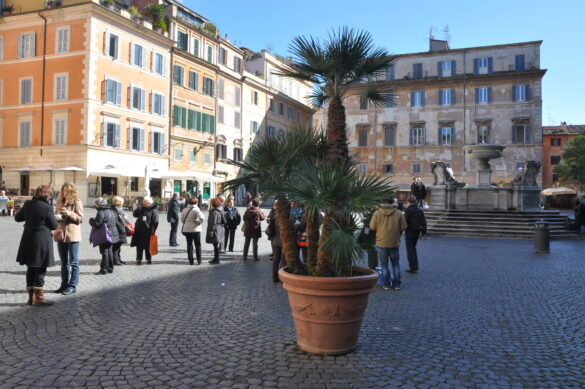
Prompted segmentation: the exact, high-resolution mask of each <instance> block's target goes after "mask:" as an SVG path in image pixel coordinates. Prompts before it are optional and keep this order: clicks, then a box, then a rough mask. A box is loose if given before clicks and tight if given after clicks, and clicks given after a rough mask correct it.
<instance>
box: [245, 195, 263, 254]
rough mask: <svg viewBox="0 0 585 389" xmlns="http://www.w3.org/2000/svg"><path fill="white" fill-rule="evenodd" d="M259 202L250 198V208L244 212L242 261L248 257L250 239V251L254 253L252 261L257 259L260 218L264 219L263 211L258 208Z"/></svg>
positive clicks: (260, 230)
mask: <svg viewBox="0 0 585 389" xmlns="http://www.w3.org/2000/svg"><path fill="white" fill-rule="evenodd" d="M259 206H260V202H259V201H258V200H256V199H254V200H252V202H251V205H250V208H248V209H247V210H246V212H245V213H244V237H245V238H246V240H245V242H244V261H245V260H246V259H248V250H249V249H250V241H252V252H253V254H254V261H257V260H258V239H260V237H261V236H262V228H261V227H260V226H261V224H262V220H264V213H262V210H261V209H260V208H258V207H259Z"/></svg>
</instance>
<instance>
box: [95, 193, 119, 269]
mask: <svg viewBox="0 0 585 389" xmlns="http://www.w3.org/2000/svg"><path fill="white" fill-rule="evenodd" d="M94 204H95V207H96V209H97V215H96V216H95V218H93V217H92V218H91V219H89V224H90V225H91V226H92V227H93V228H100V227H101V226H102V224H105V225H106V228H107V229H108V231H109V232H110V235H111V236H112V241H111V242H109V243H101V244H100V245H99V247H100V254H101V255H102V262H101V263H100V271H98V272H97V273H96V274H101V275H104V274H108V273H113V272H114V252H113V251H112V245H113V244H114V243H115V242H118V241H119V240H120V236H119V235H118V227H117V226H116V221H117V215H116V213H114V212H113V211H112V210H111V209H110V206H109V205H108V202H107V201H106V199H103V198H101V197H100V198H98V199H97V200H96V201H95V203H94Z"/></svg>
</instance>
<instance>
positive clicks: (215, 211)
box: [205, 198, 225, 265]
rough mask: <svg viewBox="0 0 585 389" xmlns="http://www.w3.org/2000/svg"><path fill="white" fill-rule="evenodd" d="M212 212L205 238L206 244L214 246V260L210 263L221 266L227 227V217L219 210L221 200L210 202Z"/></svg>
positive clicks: (216, 199) (215, 199)
mask: <svg viewBox="0 0 585 389" xmlns="http://www.w3.org/2000/svg"><path fill="white" fill-rule="evenodd" d="M209 206H210V207H211V210H210V211H209V220H208V222H207V235H206V236H205V243H210V244H212V245H213V260H211V261H209V264H211V265H218V264H219V251H220V250H221V244H222V242H223V239H224V236H223V226H224V225H225V217H224V216H223V212H222V211H221V210H220V209H219V207H220V206H221V200H219V199H218V198H214V199H211V201H210V202H209Z"/></svg>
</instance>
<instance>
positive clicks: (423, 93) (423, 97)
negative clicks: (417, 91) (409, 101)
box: [420, 91, 425, 107]
mask: <svg viewBox="0 0 585 389" xmlns="http://www.w3.org/2000/svg"><path fill="white" fill-rule="evenodd" d="M420 100H421V102H420V103H421V104H420V105H421V107H424V106H425V91H422V92H421V98H420Z"/></svg>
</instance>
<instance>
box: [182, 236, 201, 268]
mask: <svg viewBox="0 0 585 389" xmlns="http://www.w3.org/2000/svg"><path fill="white" fill-rule="evenodd" d="M184 235H185V238H186V239H187V257H188V258H189V263H191V264H193V263H194V259H193V243H195V255H196V256H197V263H199V264H200V263H201V232H186V233H184Z"/></svg>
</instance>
